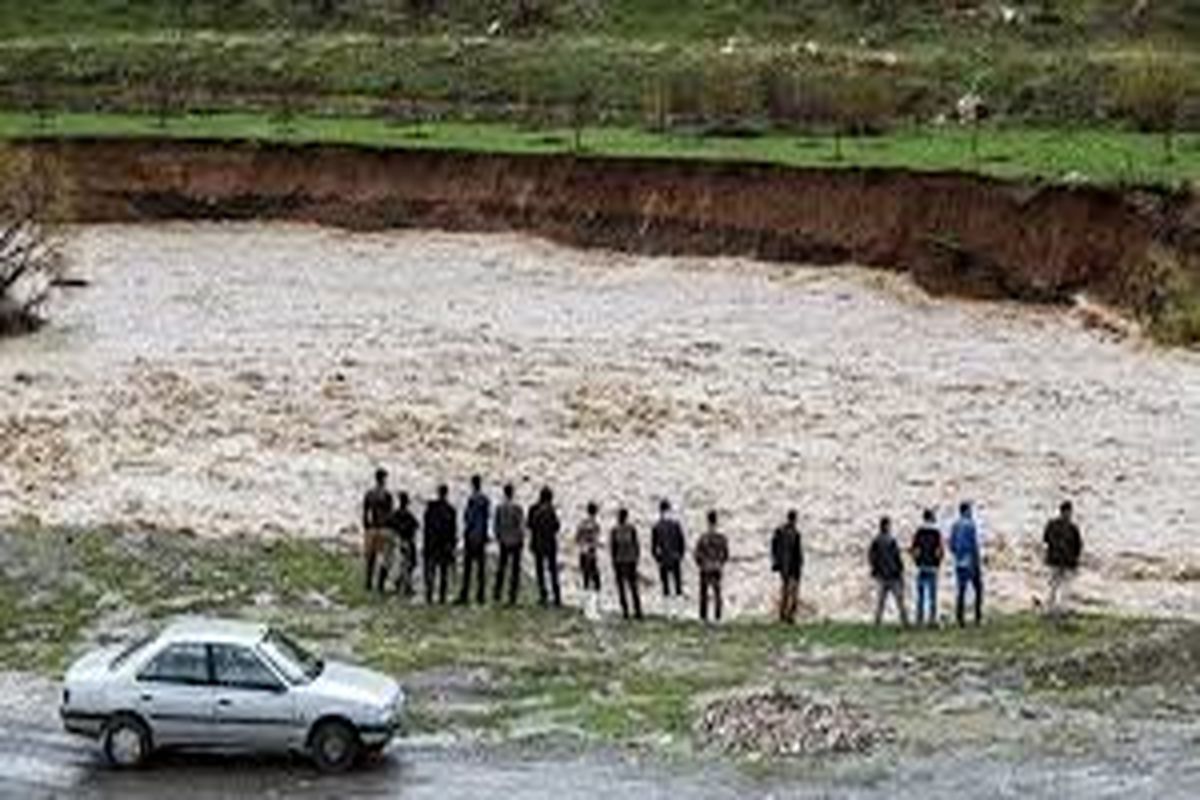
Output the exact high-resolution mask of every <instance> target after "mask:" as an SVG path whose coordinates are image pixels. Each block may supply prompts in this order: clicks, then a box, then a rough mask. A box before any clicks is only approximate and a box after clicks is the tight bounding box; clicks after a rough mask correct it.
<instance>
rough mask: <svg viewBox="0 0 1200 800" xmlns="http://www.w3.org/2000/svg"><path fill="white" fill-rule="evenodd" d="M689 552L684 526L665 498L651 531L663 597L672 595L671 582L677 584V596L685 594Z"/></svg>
mask: <svg viewBox="0 0 1200 800" xmlns="http://www.w3.org/2000/svg"><path fill="white" fill-rule="evenodd" d="M686 552H687V545H686V543H685V541H684V536H683V526H682V525H680V524H679V520H677V519H675V518H674V517H673V516H671V504H670V503H669V502H668V501H666V500H663V501H662V502H661V503H659V504H658V522H656V523H654V528H653V529H651V531H650V553H651V554H652V555H653V556H654V560H655V561H656V562H658V576H659V579H660V580H662V592H663V597H670V596H671V582H672V581H674V584H675V596H676V597H680V596H681V595H682V594H683V586H682V577H683V569H682V564H683V554H684V553H686Z"/></svg>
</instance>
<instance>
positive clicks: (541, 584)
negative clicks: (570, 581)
mask: <svg viewBox="0 0 1200 800" xmlns="http://www.w3.org/2000/svg"><path fill="white" fill-rule="evenodd" d="M533 566H534V569H535V571H536V572H537V586H538V600H539V601H540V602H541V604H542V605H548V604H549V602H550V597H549V596H548V593H547V591H546V583H547V578H548V579H549V583H550V592H549V594H552V595H553V597H554V605H556V606H561V605H562V593H561V592H560V591H559V588H558V551H557V550H547V551H545V552H542V553H534V554H533ZM547 573H549V575H547Z"/></svg>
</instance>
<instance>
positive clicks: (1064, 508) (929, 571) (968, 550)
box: [867, 501, 1083, 626]
mask: <svg viewBox="0 0 1200 800" xmlns="http://www.w3.org/2000/svg"><path fill="white" fill-rule="evenodd" d="M947 544H948V549H949V551H950V556H951V558H952V559H953V565H954V578H955V588H956V590H957V591H956V595H955V602H954V616H955V620H956V621H957V622H958V624H959V625H960V626H963V625H965V624H966V600H967V597H968V595H970V597H971V598H972V600H973V601H974V603H973V604H974V620H975V624H976V625H978V624H980V622H981V621H982V619H983V555H982V548H981V546H980V534H979V527H978V525H977V524H976V522H975V514H974V509H973V508H972V506H971V504H970V503H969V502H963V503H961V504H960V505H959V508H958V518H957V519H955V521H954V523H953V524H952V525H951V526H950V536H949V541H948V543H947ZM1042 546H1043V548H1044V552H1045V561H1046V565H1047V566H1048V567H1049V568H1050V586H1049V592H1048V611H1049V612H1050V614H1051V615H1058V614H1061V613H1062V610H1063V609H1062V594H1063V591H1064V589H1065V587H1066V585H1067V583H1068V582H1069V581H1070V580H1071V578H1072V577H1073V576H1074V575H1075V573H1076V571H1077V570H1078V568H1079V560H1080V557H1081V555H1082V552H1083V537H1082V535H1081V533H1080V531H1079V526H1078V525H1077V524H1076V523H1075V521H1074V508H1073V506H1072V504H1071V502H1070V501H1064V502H1063V503H1062V504H1061V505H1060V506H1059V510H1058V516H1056V517H1054V518H1053V519H1051V520H1050V521H1049V522H1047V523H1046V526H1045V528H1044V530H1043V532H1042ZM946 549H947V547H946V546H944V545H943V540H942V532H941V530H940V529H939V528H938V525H937V513H936V512H935V511H934V510H933V509H926V510H925V511H924V513H923V514H922V520H921V524H920V525H919V526H918V527H917V529H916V531H915V532H914V533H913V537H912V543H911V545H910V547H909V552H910V553H911V555H912V559H913V563H914V565H915V567H916V573H917V575H916V595H917V608H916V611H917V625H923V624H928V625H936V624H937V623H938V600H937V596H938V583H939V580H940V576H941V569H942V562H943V560H944V558H945V551H946ZM867 560H868V563H869V565H870V569H871V577H872V578H874V580H875V583H876V586H877V591H876V602H875V624H876V625H879V624H880V623H881V622H882V621H883V613H884V610H885V608H886V606H887V601H888V598H889V597H890V598H893V600H894V602H895V604H896V608H897V610H898V612H899V614H900V622H901V624H902V625H905V626H907V625H908V609H907V605H906V603H905V601H904V560H903V558H902V556H901V551H900V544H899V542H898V540H897V539H896V537H895V535H894V534H893V532H892V520H891V518H890V517H882V518H881V519H880V520H879V532H878V533H877V534H876V535H875V538H874V539H873V540H872V541H871V546H870V548H869V549H868V551H867Z"/></svg>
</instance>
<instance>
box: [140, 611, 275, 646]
mask: <svg viewBox="0 0 1200 800" xmlns="http://www.w3.org/2000/svg"><path fill="white" fill-rule="evenodd" d="M266 633H267V625H266V624H265V623H262V622H246V621H244V620H236V619H212V618H209V617H185V618H182V619H177V620H175V621H174V622H172V623H171V624H170V625H168V626H167V627H166V628H164V629H163V631H162V633H160V634H159V636H158V639H159V641H160V642H205V643H211V644H241V645H247V646H249V645H255V644H258V642H260V641H262V638H263V636H265V635H266Z"/></svg>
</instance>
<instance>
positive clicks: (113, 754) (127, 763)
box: [101, 714, 150, 769]
mask: <svg viewBox="0 0 1200 800" xmlns="http://www.w3.org/2000/svg"><path fill="white" fill-rule="evenodd" d="M101 745H102V746H103V748H104V757H105V758H106V759H107V760H108V763H109V764H111V765H112V766H114V767H116V768H117V769H134V768H136V767H140V766H141V765H142V764H144V763H145V762H146V759H147V758H149V757H150V731H149V729H147V728H146V725H145V723H143V722H142V721H141V720H139V719H138V718H136V717H131V716H128V715H124V714H122V715H118V716H115V717H113V718H112V719H111V720H109V721H108V723H107V724H106V725H105V726H104V732H103V733H102V734H101Z"/></svg>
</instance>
